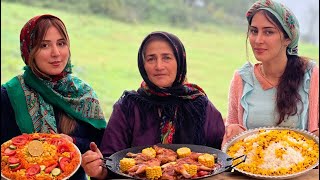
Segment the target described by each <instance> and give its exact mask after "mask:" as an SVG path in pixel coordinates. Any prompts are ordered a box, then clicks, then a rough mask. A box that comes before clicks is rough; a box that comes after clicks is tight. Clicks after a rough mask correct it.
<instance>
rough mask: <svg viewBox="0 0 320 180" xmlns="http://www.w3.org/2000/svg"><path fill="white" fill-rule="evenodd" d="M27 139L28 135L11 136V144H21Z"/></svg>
mask: <svg viewBox="0 0 320 180" xmlns="http://www.w3.org/2000/svg"><path fill="white" fill-rule="evenodd" d="M27 141H28V136H26V135H20V136H17V137H14V138H12V144H14V145H16V146H21V145H24V144H26V143H27Z"/></svg>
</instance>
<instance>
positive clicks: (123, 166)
mask: <svg viewBox="0 0 320 180" xmlns="http://www.w3.org/2000/svg"><path fill="white" fill-rule="evenodd" d="M135 164H136V161H135V160H134V159H132V158H123V159H121V160H120V170H121V171H122V172H126V171H128V169H130V168H132V167H133V166H134V165H135Z"/></svg>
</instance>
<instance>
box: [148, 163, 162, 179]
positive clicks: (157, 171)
mask: <svg viewBox="0 0 320 180" xmlns="http://www.w3.org/2000/svg"><path fill="white" fill-rule="evenodd" d="M146 176H147V179H159V178H160V177H161V176H162V170H161V167H160V166H152V167H146Z"/></svg>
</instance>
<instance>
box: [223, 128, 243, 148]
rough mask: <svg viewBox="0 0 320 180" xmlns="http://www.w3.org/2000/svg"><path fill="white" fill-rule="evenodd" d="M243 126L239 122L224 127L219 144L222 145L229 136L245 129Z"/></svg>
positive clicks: (231, 136)
mask: <svg viewBox="0 0 320 180" xmlns="http://www.w3.org/2000/svg"><path fill="white" fill-rule="evenodd" d="M245 130H246V129H244V128H243V127H241V126H240V125H239V124H230V125H228V126H227V127H226V132H225V134H224V136H223V141H222V144H221V147H223V146H224V145H225V144H226V143H227V142H228V141H229V140H230V139H231V138H233V137H234V136H236V135H238V134H239V133H241V132H243V131H245Z"/></svg>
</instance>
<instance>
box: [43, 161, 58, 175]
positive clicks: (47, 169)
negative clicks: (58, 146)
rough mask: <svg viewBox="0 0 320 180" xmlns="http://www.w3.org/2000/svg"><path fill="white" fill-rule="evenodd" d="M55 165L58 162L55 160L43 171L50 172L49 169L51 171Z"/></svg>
mask: <svg viewBox="0 0 320 180" xmlns="http://www.w3.org/2000/svg"><path fill="white" fill-rule="evenodd" d="M57 166H58V163H57V162H56V163H54V164H52V165H50V166H48V167H47V168H46V169H45V170H44V172H45V173H51V171H52V170H53V169H54V168H55V167H57Z"/></svg>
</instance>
